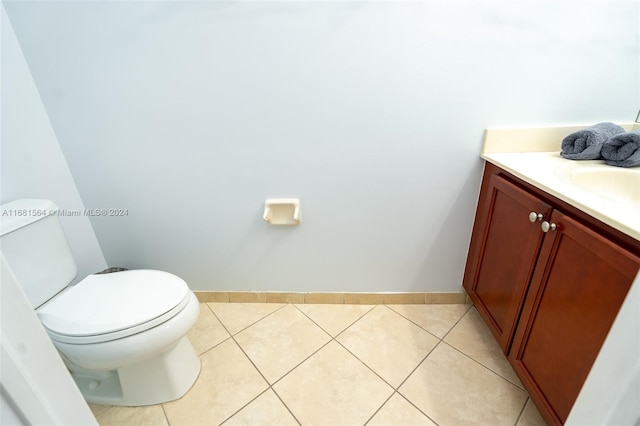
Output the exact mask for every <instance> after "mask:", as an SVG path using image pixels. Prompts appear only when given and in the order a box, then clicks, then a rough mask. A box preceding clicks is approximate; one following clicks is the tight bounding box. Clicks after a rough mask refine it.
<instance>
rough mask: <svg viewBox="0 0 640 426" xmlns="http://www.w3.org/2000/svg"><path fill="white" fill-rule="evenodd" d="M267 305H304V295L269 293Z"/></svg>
mask: <svg viewBox="0 0 640 426" xmlns="http://www.w3.org/2000/svg"><path fill="white" fill-rule="evenodd" d="M267 303H304V293H271V292H269V293H267Z"/></svg>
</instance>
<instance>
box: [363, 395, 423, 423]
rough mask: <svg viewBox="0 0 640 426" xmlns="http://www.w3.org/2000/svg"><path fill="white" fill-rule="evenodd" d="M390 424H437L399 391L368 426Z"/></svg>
mask: <svg viewBox="0 0 640 426" xmlns="http://www.w3.org/2000/svg"><path fill="white" fill-rule="evenodd" d="M389 425H411V426H436V424H435V423H434V422H432V421H431V420H430V419H429V418H428V417H427V416H425V415H424V414H422V413H421V412H420V410H418V409H417V408H416V407H414V406H413V405H411V404H410V403H409V402H408V401H407V400H406V399H404V398H403V397H402V395H399V394H397V393H395V394H393V396H392V397H391V398H390V399H389V401H387V402H386V403H385V404H384V405H383V406H382V408H381V409H380V411H378V412H377V413H376V415H375V416H373V418H372V419H371V421H369V422H368V423H367V426H389Z"/></svg>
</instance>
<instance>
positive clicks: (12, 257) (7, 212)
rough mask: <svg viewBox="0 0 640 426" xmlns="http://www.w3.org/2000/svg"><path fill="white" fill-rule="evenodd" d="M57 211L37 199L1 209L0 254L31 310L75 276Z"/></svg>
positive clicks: (7, 205)
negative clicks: (23, 293) (0, 253)
mask: <svg viewBox="0 0 640 426" xmlns="http://www.w3.org/2000/svg"><path fill="white" fill-rule="evenodd" d="M58 211H59V209H58V206H56V205H55V204H54V203H53V202H52V201H49V200H39V199H38V200H36V199H21V200H16V201H12V202H10V203H6V204H2V205H1V206H0V251H1V252H2V255H3V256H4V258H5V259H6V261H7V263H8V264H9V267H10V268H11V270H12V271H13V273H14V275H15V276H16V278H17V280H18V283H19V284H20V287H22V290H23V291H24V292H25V294H26V296H27V299H28V300H29V302H30V303H31V306H32V307H33V308H34V309H35V308H37V307H38V306H40V305H42V304H43V303H44V302H46V301H47V300H49V299H50V298H51V297H53V296H54V295H56V294H57V293H58V292H60V290H62V289H63V288H65V287H66V286H67V285H69V283H71V281H72V280H73V279H74V277H75V276H76V274H77V272H78V270H77V267H76V263H75V261H74V260H73V256H72V255H71V249H70V248H69V243H68V242H67V237H66V236H65V234H64V231H63V230H62V224H61V223H60V219H59V217H58Z"/></svg>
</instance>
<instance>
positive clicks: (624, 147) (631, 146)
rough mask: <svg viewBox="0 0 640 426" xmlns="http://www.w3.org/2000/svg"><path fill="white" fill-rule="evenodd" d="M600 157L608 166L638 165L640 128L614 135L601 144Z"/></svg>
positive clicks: (639, 163)
mask: <svg viewBox="0 0 640 426" xmlns="http://www.w3.org/2000/svg"><path fill="white" fill-rule="evenodd" d="M602 157H603V158H604V161H605V162H606V163H607V164H608V165H610V166H618V167H636V166H640V130H636V131H633V132H629V133H622V134H620V135H616V136H614V137H612V138H611V139H609V140H608V141H606V142H605V143H604V145H603V146H602Z"/></svg>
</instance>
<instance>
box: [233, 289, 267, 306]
mask: <svg viewBox="0 0 640 426" xmlns="http://www.w3.org/2000/svg"><path fill="white" fill-rule="evenodd" d="M266 301H267V294H266V293H265V292H261V291H230V292H229V302H232V303H265V302H266Z"/></svg>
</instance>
